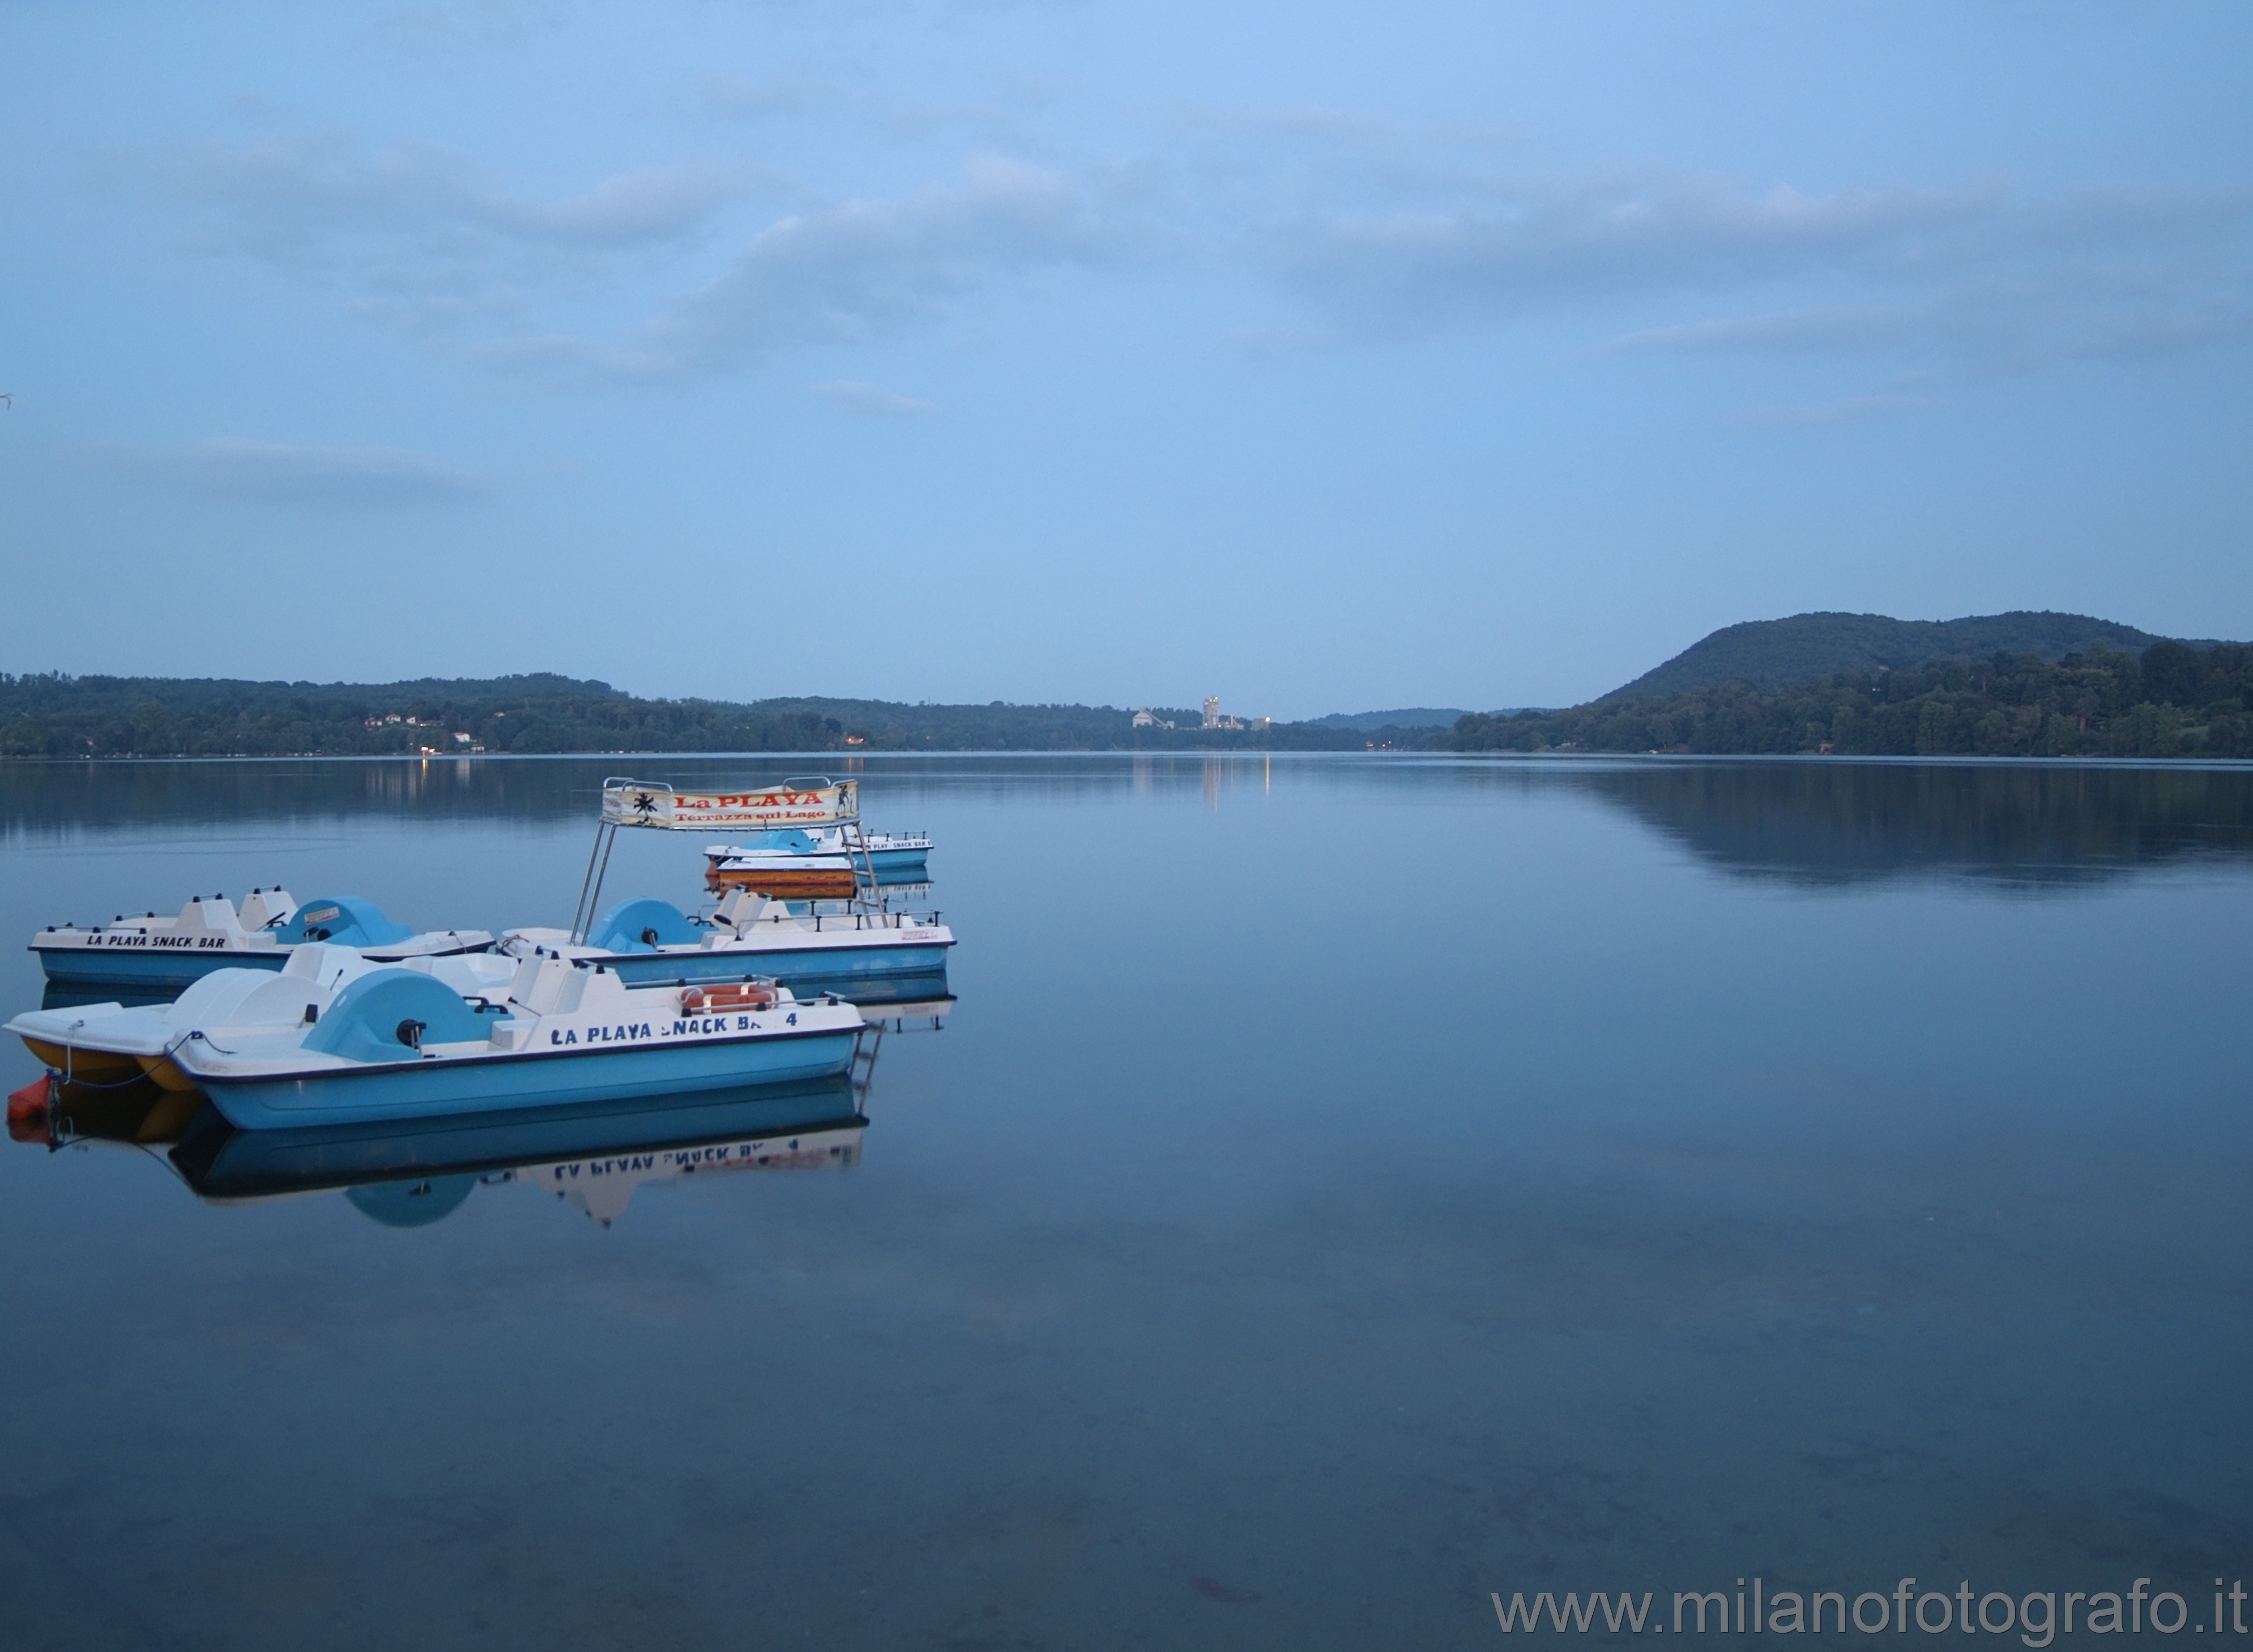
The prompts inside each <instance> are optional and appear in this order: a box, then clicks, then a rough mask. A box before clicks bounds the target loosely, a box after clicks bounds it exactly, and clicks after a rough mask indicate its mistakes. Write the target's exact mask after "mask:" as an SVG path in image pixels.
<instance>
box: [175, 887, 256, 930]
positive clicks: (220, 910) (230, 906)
mask: <svg viewBox="0 0 2253 1652" xmlns="http://www.w3.org/2000/svg"><path fill="white" fill-rule="evenodd" d="M173 933H174V934H176V935H240V934H241V933H242V920H241V918H240V917H237V916H236V915H235V910H234V902H232V901H230V900H227V898H226V897H225V896H217V895H214V896H211V897H210V898H209V899H208V900H206V899H202V898H198V899H196V900H192V901H190V902H189V903H187V904H186V905H185V906H184V907H182V908H181V909H180V916H179V917H178V918H176V919H174V920H173Z"/></svg>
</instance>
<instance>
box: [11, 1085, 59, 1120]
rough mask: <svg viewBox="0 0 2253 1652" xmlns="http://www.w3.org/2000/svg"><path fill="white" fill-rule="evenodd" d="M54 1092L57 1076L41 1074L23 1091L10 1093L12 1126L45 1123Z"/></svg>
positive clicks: (25, 1086)
mask: <svg viewBox="0 0 2253 1652" xmlns="http://www.w3.org/2000/svg"><path fill="white" fill-rule="evenodd" d="M54 1091H55V1076H54V1075H53V1074H52V1073H41V1074H40V1075H39V1076H38V1077H37V1078H34V1079H33V1080H31V1083H30V1084H25V1085H24V1087H23V1088H22V1089H21V1090H15V1091H10V1092H9V1094H8V1122H9V1123H10V1124H11V1125H27V1124H35V1123H43V1122H45V1119H46V1116H47V1106H48V1104H49V1102H50V1101H51V1100H52V1098H53V1096H54Z"/></svg>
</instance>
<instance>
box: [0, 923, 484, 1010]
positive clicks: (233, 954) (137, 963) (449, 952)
mask: <svg viewBox="0 0 2253 1652" xmlns="http://www.w3.org/2000/svg"><path fill="white" fill-rule="evenodd" d="M489 946H490V943H489V942H488V941H485V940H478V941H476V942H474V943H472V944H467V945H463V946H458V947H452V948H442V949H437V950H432V951H422V950H419V949H418V950H416V951H400V950H396V949H394V948H391V947H387V946H375V947H367V948H364V949H362V950H363V951H365V952H366V956H367V957H368V958H373V959H375V960H377V961H379V962H390V961H393V960H396V959H401V958H453V957H459V956H462V955H463V954H464V953H469V952H482V951H487V950H488V949H489ZM31 950H32V951H34V952H37V953H38V955H39V967H40V968H41V969H43V970H45V972H46V975H47V983H48V985H49V986H50V987H60V988H62V989H64V994H55V993H50V995H49V999H50V1001H49V1007H55V1008H59V1007H62V1001H63V999H64V996H65V995H66V994H74V993H99V994H100V995H101V997H102V998H104V999H108V998H115V997H118V996H119V995H120V994H121V993H129V994H132V995H133V996H135V997H136V998H142V999H146V998H149V997H151V996H155V995H157V994H167V995H171V996H175V997H176V996H178V994H179V993H184V992H185V991H186V990H187V989H188V988H189V987H191V986H194V985H195V984H196V983H197V982H198V981H199V980H201V979H203V978H204V977H205V976H206V975H208V974H210V973H211V972H213V970H222V969H271V970H278V969H280V968H281V967H282V965H284V964H287V963H288V962H289V954H290V953H291V952H293V951H296V948H295V947H293V946H260V947H231V946H213V947H197V948H193V949H190V948H185V947H146V948H143V947H115V948H113V947H108V946H85V945H54V944H48V943H47V942H46V939H45V937H41V938H39V939H38V940H35V941H33V942H32V943H31ZM121 1001H122V1000H121Z"/></svg>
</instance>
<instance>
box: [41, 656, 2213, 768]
mask: <svg viewBox="0 0 2253 1652" xmlns="http://www.w3.org/2000/svg"><path fill="white" fill-rule="evenodd" d="M2249 705H2253V647H2248V646H2246V645H2240V644H2235V643H2220V644H2215V645H2211V646H2208V647H2198V646H2195V645H2190V644H2186V643H2180V642H2173V641H2160V642H2155V643H2153V644H2152V645H2150V646H2149V647H2148V648H2146V649H2145V650H2144V652H2142V654H2141V655H2140V656H2138V654H2137V653H2135V652H2131V651H2129V650H2126V649H2113V648H2109V647H2107V646H2106V645H2104V644H2103V643H2101V642H2097V643H2092V644H2091V645H2089V647H2088V649H2087V650H2086V651H2085V652H2072V653H2068V654H2065V655H2063V656H2062V657H2061V658H2059V659H2046V658H2044V657H2043V656H2041V655H2040V654H2036V653H2022V654H2017V655H2011V654H2005V653H1999V652H1998V653H1996V654H1994V655H1992V656H1991V657H1989V658H1987V659H1977V660H1972V659H1950V660H1934V661H1930V662H1928V663H1927V664H1925V665H1922V666H1916V667H1914V668H1908V669H1902V670H1897V671H1896V670H1887V669H1886V668H1884V667H1880V668H1879V669H1877V670H1875V671H1864V672H1839V673H1831V674H1828V675H1825V676H1820V677H1817V678H1814V679H1812V680H1808V681H1806V682H1803V683H1798V684H1795V685H1791V686H1789V687H1760V686H1758V685H1755V684H1754V683H1751V682H1748V681H1744V680H1736V681H1731V682H1726V683H1723V684H1720V685H1719V686H1717V687H1698V688H1692V689H1687V690H1685V691H1682V692H1679V693H1675V694H1662V695H1645V696H1640V697H1636V696H1629V695H1628V694H1610V695H1607V696H1606V697H1604V698H1603V699H1601V700H1597V701H1590V702H1589V703H1588V704H1587V705H1582V706H1573V707H1570V708H1566V709H1563V710H1557V711H1521V712H1515V713H1504V712H1494V713H1474V714H1471V715H1468V716H1466V717H1462V718H1461V719H1459V720H1458V721H1456V722H1455V724H1454V727H1453V728H1444V729H1438V730H1432V729H1425V728H1380V729H1376V730H1373V731H1372V730H1361V729H1355V728H1337V727H1331V726H1326V725H1324V724H1322V723H1315V722H1297V723H1255V724H1252V725H1251V726H1249V727H1247V728H1236V729H1231V728H1200V727H1198V726H1197V723H1198V715H1197V714H1196V713H1195V712H1192V711H1189V710H1186V709H1171V708H1154V709H1155V710H1157V714H1158V716H1159V718H1160V719H1161V722H1174V723H1177V724H1180V725H1181V726H1180V727H1177V728H1165V727H1162V726H1161V727H1157V728H1135V727H1134V726H1133V713H1132V712H1130V711H1125V710H1120V709H1117V708H1113V707H1108V706H1077V705H1071V706H1054V705H1050V706H1019V705H1008V704H1005V703H1003V702H1002V701H993V702H991V703H989V704H987V705H983V706H974V705H959V706H933V705H906V704H903V703H899V702H895V701H875V700H831V699H819V698H801V699H786V700H767V701H756V702H752V703H749V704H736V703H733V702H729V701H708V700H644V699H640V698H638V697H637V696H635V695H631V694H623V693H620V692H619V691H618V690H617V689H615V688H612V687H610V685H609V684H607V683H603V682H596V681H579V680H573V679H570V678H566V677H559V676H550V675H535V676H522V677H505V678H498V679H491V680H440V679H427V680H420V681H416V682H408V683H392V684H384V685H355V684H344V683H332V684H313V683H274V682H269V683H261V682H246V681H232V680H211V679H182V678H128V677H68V676H64V675H62V674H60V673H47V674H26V675H22V676H10V675H6V674H4V673H0V756H7V757H127V756H131V757H156V756H417V755H442V754H443V755H449V756H452V755H460V754H464V753H474V752H481V751H482V752H514V753H568V752H601V751H618V752H625V751H649V752H657V751H676V752H678V751H809V752H810V751H834V752H841V753H850V752H854V751H1114V750H1157V751H1162V750H1284V751H1289V750H1301V751H1357V750H1363V749H1372V748H1374V749H1388V750H1419V749H1423V750H1434V751H1461V752H1494V753H1503V752H1552V751H1620V752H1624V751H1664V752H1685V753H1701V754H1712V755H1716V756H1721V755H1733V754H1776V755H1787V754H1795V753H1810V754H1812V753H1834V754H1838V755H1840V756H2043V757H2068V756H2117V757H2175V756H2213V757H2253V714H2249V713H2248V709H2247V708H2248V707H2249Z"/></svg>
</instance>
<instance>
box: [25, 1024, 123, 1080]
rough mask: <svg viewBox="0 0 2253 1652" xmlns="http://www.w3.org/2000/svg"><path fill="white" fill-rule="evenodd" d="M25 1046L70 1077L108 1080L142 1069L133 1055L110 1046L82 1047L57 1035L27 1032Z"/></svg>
mask: <svg viewBox="0 0 2253 1652" xmlns="http://www.w3.org/2000/svg"><path fill="white" fill-rule="evenodd" d="M24 1049H28V1050H30V1051H31V1056H32V1058H33V1059H34V1060H36V1061H38V1063H40V1064H41V1065H42V1066H45V1067H52V1069H54V1070H55V1071H57V1072H59V1073H61V1074H63V1075H65V1076H66V1078H67V1079H83V1080H85V1081H86V1082H87V1083H88V1084H108V1083H109V1082H110V1081H111V1080H113V1079H122V1078H130V1077H133V1076H134V1075H135V1074H136V1073H138V1072H139V1071H140V1070H141V1063H140V1062H139V1061H138V1060H137V1059H136V1057H134V1056H124V1055H118V1054H115V1053H114V1052H112V1051H110V1050H106V1049H79V1048H78V1047H77V1046H76V1045H74V1044H66V1043H62V1042H58V1041H56V1040H53V1039H48V1038H33V1037H31V1035H28V1034H26V1035H24Z"/></svg>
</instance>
